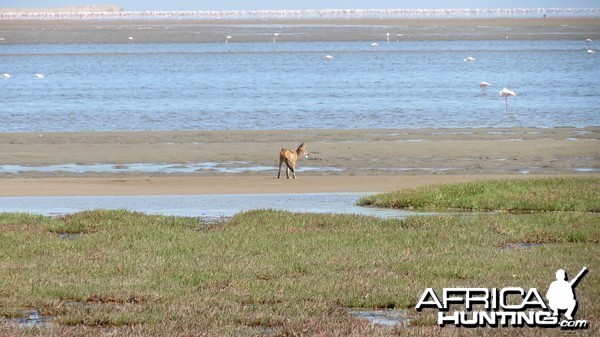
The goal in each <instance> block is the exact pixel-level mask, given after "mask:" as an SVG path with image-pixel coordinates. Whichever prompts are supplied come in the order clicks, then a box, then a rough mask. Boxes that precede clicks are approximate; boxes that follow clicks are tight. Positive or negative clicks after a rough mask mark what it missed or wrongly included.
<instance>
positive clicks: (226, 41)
mask: <svg viewBox="0 0 600 337" xmlns="http://www.w3.org/2000/svg"><path fill="white" fill-rule="evenodd" d="M229 40H231V35H227V36H225V43H229Z"/></svg>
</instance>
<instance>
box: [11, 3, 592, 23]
mask: <svg viewBox="0 0 600 337" xmlns="http://www.w3.org/2000/svg"><path fill="white" fill-rule="evenodd" d="M511 17H513V18H515V17H516V18H518V17H521V18H546V17H548V18H576V17H600V8H543V7H540V8H448V9H412V8H411V9H403V8H397V9H301V10H293V9H288V10H283V9H282V10H279V9H273V10H162V11H161V10H159V11H152V10H141V11H131V10H123V8H122V7H120V6H114V5H90V6H71V7H61V8H0V19H17V20H30V19H40V20H52V19H60V20H64V19H74V20H80V19H174V20H179V19H261V20H269V19H294V20H296V19H326V20H331V19H342V20H343V19H407V18H418V19H423V18H511Z"/></svg>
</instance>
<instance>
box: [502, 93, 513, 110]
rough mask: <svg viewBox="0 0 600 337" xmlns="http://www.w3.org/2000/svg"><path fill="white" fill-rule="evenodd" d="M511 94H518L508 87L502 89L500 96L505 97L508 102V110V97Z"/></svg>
mask: <svg viewBox="0 0 600 337" xmlns="http://www.w3.org/2000/svg"><path fill="white" fill-rule="evenodd" d="M509 96H517V93H516V92H514V91H512V90H510V89H508V88H504V89H502V90H500V97H504V101H505V102H506V110H508V97H509Z"/></svg>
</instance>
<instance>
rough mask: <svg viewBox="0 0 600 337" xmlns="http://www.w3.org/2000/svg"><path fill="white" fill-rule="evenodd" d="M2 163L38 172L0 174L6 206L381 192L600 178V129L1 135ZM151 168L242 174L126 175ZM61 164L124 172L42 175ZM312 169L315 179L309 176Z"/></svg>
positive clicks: (0, 161) (1, 191)
mask: <svg viewBox="0 0 600 337" xmlns="http://www.w3.org/2000/svg"><path fill="white" fill-rule="evenodd" d="M301 141H306V142H308V148H309V151H310V153H311V154H310V156H309V158H308V159H304V160H302V161H300V162H299V163H298V167H299V172H298V174H297V175H298V179H297V180H286V179H283V178H282V179H276V175H277V164H278V159H277V158H278V153H279V150H280V149H281V148H283V147H285V148H292V147H295V146H297V145H298V144H299V143H300V142H301ZM0 163H2V165H22V166H27V167H37V169H33V171H29V172H16V171H15V172H4V173H0V196H34V195H149V194H218V193H227V194H229V193H316V192H383V191H391V190H396V189H400V188H406V187H413V186H422V185H426V184H437V183H448V182H457V181H465V180H471V179H489V178H509V177H510V178H512V177H519V178H527V177H532V176H555V175H596V176H600V127H588V128H583V129H580V128H553V129H537V128H506V129H503V128H502V129H501V128H492V129H375V130H288V131H285V130H273V131H162V132H155V131H139V132H75V133H1V134H0ZM143 163H146V164H165V163H167V164H172V165H175V166H182V167H186V166H187V165H192V164H196V163H212V164H214V165H220V164H223V163H224V164H226V165H229V166H236V167H239V168H243V169H244V170H243V171H242V172H241V173H222V172H219V171H214V170H201V169H200V170H193V171H192V172H189V173H164V172H160V171H156V172H137V171H126V170H121V171H120V170H119V169H118V168H126V167H128V165H132V164H143ZM56 164H74V166H75V167H77V166H84V165H93V164H111V165H114V167H115V168H117V169H116V172H112V171H111V172H85V173H77V172H70V171H51V172H44V171H43V170H41V169H40V168H44V167H48V166H49V165H56ZM256 167H267V169H266V170H255V168H256ZM307 167H310V168H312V169H313V170H311V171H301V169H302V168H307ZM284 174H285V173H284V172H282V175H284Z"/></svg>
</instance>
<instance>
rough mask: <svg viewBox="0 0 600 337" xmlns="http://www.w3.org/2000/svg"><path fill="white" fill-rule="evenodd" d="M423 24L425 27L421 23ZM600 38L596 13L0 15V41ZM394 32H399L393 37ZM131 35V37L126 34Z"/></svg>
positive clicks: (121, 41)
mask: <svg viewBox="0 0 600 337" xmlns="http://www.w3.org/2000/svg"><path fill="white" fill-rule="evenodd" d="M424 28H427V29H424ZM275 32H278V33H279V34H280V35H279V41H281V42H290V41H383V40H384V38H385V36H386V35H385V34H386V33H390V36H391V40H392V41H395V40H397V39H399V40H401V41H411V40H486V39H487V40H489V39H492V40H503V39H506V37H507V36H510V38H511V39H515V40H533V39H545V40H548V39H549V40H552V39H566V40H581V41H584V40H585V39H587V38H591V39H593V40H597V39H600V18H551V17H548V18H470V19H441V18H440V19H323V20H316V19H299V20H291V19H287V20H251V19H247V20H225V19H223V20H81V21H78V20H33V21H26V20H14V21H13V20H1V21H0V37H1V38H3V39H4V40H2V41H0V44H21V43H202V42H225V36H228V35H229V36H232V39H231V41H230V42H231V43H236V42H260V41H265V42H270V41H271V40H272V38H273V33H275ZM398 34H402V36H401V37H398ZM129 37H133V38H134V40H130V39H129Z"/></svg>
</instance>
